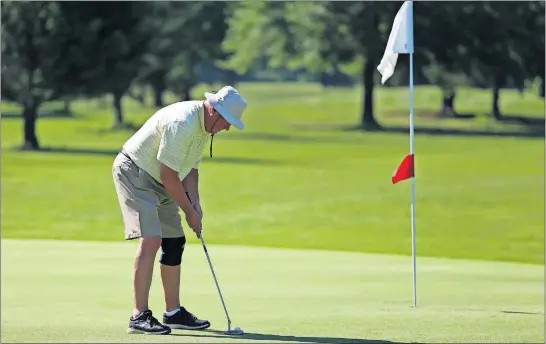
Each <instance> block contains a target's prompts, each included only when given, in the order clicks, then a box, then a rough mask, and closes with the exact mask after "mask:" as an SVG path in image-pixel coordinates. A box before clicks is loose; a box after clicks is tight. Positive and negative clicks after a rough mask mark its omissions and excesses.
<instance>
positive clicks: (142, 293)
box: [133, 237, 161, 317]
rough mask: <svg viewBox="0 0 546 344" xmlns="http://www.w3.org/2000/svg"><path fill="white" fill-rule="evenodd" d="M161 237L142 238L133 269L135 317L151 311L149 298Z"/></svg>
mask: <svg viewBox="0 0 546 344" xmlns="http://www.w3.org/2000/svg"><path fill="white" fill-rule="evenodd" d="M160 246H161V238H160V237H146V238H140V241H139V244H138V249H137V252H136V257H135V262H134V267H133V316H135V317H136V316H137V315H138V314H140V313H141V312H143V311H146V310H148V309H149V306H148V298H149V295H150V287H151V285H152V277H153V272H154V262H155V257H156V254H157V251H158V250H159V247H160Z"/></svg>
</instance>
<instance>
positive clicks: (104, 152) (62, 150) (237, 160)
mask: <svg viewBox="0 0 546 344" xmlns="http://www.w3.org/2000/svg"><path fill="white" fill-rule="evenodd" d="M15 150H18V151H20V148H15ZM29 152H38V153H55V154H84V155H97V156H111V157H112V159H113V158H114V157H115V156H116V155H117V154H118V153H119V150H113V149H98V148H74V147H43V148H41V149H40V150H39V151H29ZM202 163H204V164H207V163H225V164H247V165H281V164H283V162H281V161H276V160H266V159H255V158H243V157H229V156H213V158H212V159H211V158H210V157H203V160H202Z"/></svg>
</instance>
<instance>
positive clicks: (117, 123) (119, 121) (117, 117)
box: [112, 92, 123, 128]
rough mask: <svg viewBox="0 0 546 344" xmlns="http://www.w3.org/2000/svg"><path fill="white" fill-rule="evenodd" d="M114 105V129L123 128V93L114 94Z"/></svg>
mask: <svg viewBox="0 0 546 344" xmlns="http://www.w3.org/2000/svg"><path fill="white" fill-rule="evenodd" d="M112 96H113V105H114V125H113V127H114V128H117V127H121V126H122V125H123V112H122V110H121V98H122V93H118V92H114V93H112Z"/></svg>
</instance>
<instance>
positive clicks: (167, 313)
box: [165, 308, 180, 317]
mask: <svg viewBox="0 0 546 344" xmlns="http://www.w3.org/2000/svg"><path fill="white" fill-rule="evenodd" d="M179 310H180V308H177V309H175V310H174V311H170V312H165V315H166V316H169V317H170V316H173V315H175V314H176V313H177V312H178V311H179Z"/></svg>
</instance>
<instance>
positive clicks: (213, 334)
mask: <svg viewBox="0 0 546 344" xmlns="http://www.w3.org/2000/svg"><path fill="white" fill-rule="evenodd" d="M202 332H204V333H207V332H208V333H210V334H181V333H171V336H180V337H194V338H233V339H241V340H242V339H244V340H249V339H250V340H255V341H262V342H265V343H270V342H275V341H276V342H296V343H346V344H371V343H378V344H410V343H402V342H391V341H388V340H373V339H357V338H337V337H300V336H282V335H277V334H266V333H251V332H249V333H245V334H243V335H242V336H240V335H227V334H224V332H222V331H216V330H205V331H202Z"/></svg>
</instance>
